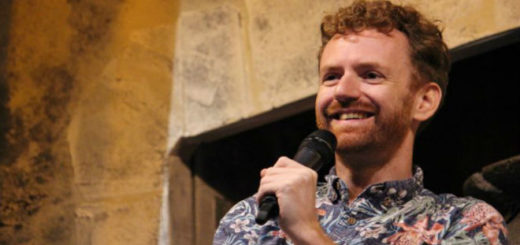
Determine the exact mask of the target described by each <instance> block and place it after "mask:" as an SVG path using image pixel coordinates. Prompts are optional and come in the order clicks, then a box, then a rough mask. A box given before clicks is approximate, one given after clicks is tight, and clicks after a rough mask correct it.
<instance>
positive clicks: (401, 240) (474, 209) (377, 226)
mask: <svg viewBox="0 0 520 245" xmlns="http://www.w3.org/2000/svg"><path fill="white" fill-rule="evenodd" d="M326 180H327V181H326V182H325V183H321V184H320V185H319V186H318V190H317V193H316V212H317V219H319V222H320V224H321V226H322V228H323V230H324V231H325V232H326V233H327V234H328V236H329V237H330V238H331V239H332V240H333V241H334V242H335V243H337V244H507V238H506V236H507V230H506V228H505V223H504V219H503V218H502V216H501V215H500V214H499V213H498V212H497V211H496V210H495V209H494V208H493V207H491V206H490V205H488V204H486V203H484V202H482V201H480V200H477V199H473V198H458V197H456V196H454V195H451V194H441V195H436V194H434V193H432V192H431V191H429V190H427V189H425V188H423V172H422V170H421V168H419V167H414V176H413V177H412V178H410V179H407V180H402V181H389V182H384V183H379V184H375V185H372V186H370V187H368V188H367V189H366V190H365V191H364V192H363V193H361V195H359V196H358V197H357V198H356V199H355V200H354V201H353V202H352V203H350V204H349V203H348V200H349V197H348V195H349V194H348V188H347V186H346V184H345V182H343V181H342V180H341V179H339V178H338V177H337V176H336V174H335V169H334V168H332V169H331V171H330V173H329V175H327V176H326ZM257 211H258V210H257V204H256V201H255V198H254V196H253V197H249V198H247V199H245V200H243V201H241V202H239V203H237V204H236V205H235V206H234V207H233V208H231V210H229V212H228V213H227V214H226V216H225V217H224V218H222V220H221V221H220V225H219V228H218V229H217V231H216V233H215V238H214V241H213V244H229V245H245V244H247V245H252V244H292V242H291V241H290V240H289V239H288V238H287V237H286V236H285V234H284V233H283V231H282V230H281V229H280V228H279V226H278V224H277V221H276V220H270V221H268V222H267V223H265V224H264V225H257V224H256V223H255V221H254V220H255V216H256V213H257Z"/></svg>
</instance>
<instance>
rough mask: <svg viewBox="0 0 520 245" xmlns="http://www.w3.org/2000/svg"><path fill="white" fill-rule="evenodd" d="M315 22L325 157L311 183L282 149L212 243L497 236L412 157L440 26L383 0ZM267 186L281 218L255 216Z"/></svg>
mask: <svg viewBox="0 0 520 245" xmlns="http://www.w3.org/2000/svg"><path fill="white" fill-rule="evenodd" d="M321 27H322V28H321V30H322V40H323V45H322V49H321V52H320V59H319V64H320V65H319V80H320V86H319V90H318V94H317V98H316V121H317V126H318V128H320V129H326V130H329V131H330V132H332V133H333V134H334V135H335V136H336V138H337V141H338V144H337V148H336V152H335V166H334V167H333V168H332V169H331V170H330V173H329V175H327V176H326V179H327V182H326V183H323V184H320V185H319V186H318V187H316V182H317V174H316V172H314V171H313V170H311V169H309V168H307V167H304V166H303V165H300V164H298V163H297V162H295V161H293V160H291V159H289V158H286V157H281V158H280V159H279V160H278V161H277V162H276V163H275V164H274V166H273V167H271V168H268V169H264V170H262V172H261V173H260V175H261V177H262V179H261V182H260V187H259V190H258V193H257V194H256V195H255V196H253V197H250V198H248V199H246V200H244V201H242V202H240V203H238V204H237V205H235V206H234V207H233V208H232V209H231V210H230V211H229V212H228V214H227V215H226V216H225V217H224V218H223V219H222V220H221V223H220V226H219V229H218V230H217V232H216V234H215V240H214V244H441V243H443V244H452V243H456V244H506V243H507V240H506V235H507V230H506V229H505V224H504V220H503V218H502V217H501V216H500V214H499V213H498V212H497V211H496V210H495V209H493V208H492V207H491V206H489V205H488V204H486V203H484V202H482V201H479V200H476V199H472V198H458V197H455V196H453V195H450V194H443V195H436V194H434V193H432V192H430V191H429V190H427V189H425V188H423V185H422V178H423V174H422V170H421V169H420V168H419V167H417V166H414V165H413V163H412V159H413V146H414V140H415V136H416V134H417V132H418V130H419V128H420V127H421V125H424V124H425V122H427V121H428V120H429V119H430V118H431V117H432V116H433V115H434V114H435V112H436V111H437V109H438V108H439V106H440V104H441V101H442V98H443V94H444V92H445V90H446V85H447V83H448V71H449V63H450V62H449V58H448V48H447V47H446V45H445V44H444V42H443V40H442V34H441V32H440V31H439V29H438V28H437V27H436V26H435V25H434V24H432V23H431V22H429V21H428V20H426V19H425V18H424V17H423V16H422V15H421V14H420V13H418V12H417V11H416V10H415V9H413V8H411V7H401V6H397V5H393V4H392V3H390V2H388V1H373V2H366V1H356V2H354V3H353V4H352V5H351V6H349V7H347V8H343V9H339V11H338V12H337V13H336V14H334V15H329V16H326V17H325V18H324V21H323V22H322V25H321ZM266 193H274V194H275V195H276V197H277V199H278V204H279V207H280V215H279V217H278V219H276V220H272V221H269V222H267V223H266V224H264V225H257V224H255V222H254V219H255V216H256V214H257V211H258V210H257V201H258V200H260V199H261V197H263V196H264V195H265V194H266Z"/></svg>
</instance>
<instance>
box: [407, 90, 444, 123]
mask: <svg viewBox="0 0 520 245" xmlns="http://www.w3.org/2000/svg"><path fill="white" fill-rule="evenodd" d="M441 98H442V90H441V88H440V87H439V85H438V84H436V83H434V82H428V83H426V84H425V85H423V86H422V87H421V88H419V89H418V90H417V93H416V94H415V104H414V112H413V118H414V119H415V120H416V121H418V122H424V121H426V120H428V119H429V118H430V117H432V116H433V114H435V112H436V111H437V109H438V108H439V105H440V103H441Z"/></svg>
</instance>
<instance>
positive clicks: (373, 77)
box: [361, 70, 385, 82]
mask: <svg viewBox="0 0 520 245" xmlns="http://www.w3.org/2000/svg"><path fill="white" fill-rule="evenodd" d="M361 77H362V78H363V79H365V80H367V81H369V82H377V81H379V80H380V79H383V78H384V77H385V76H384V75H383V74H381V73H379V72H377V71H372V70H371V71H367V72H364V73H362V74H361Z"/></svg>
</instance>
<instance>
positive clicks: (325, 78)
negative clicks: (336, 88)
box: [322, 72, 341, 83]
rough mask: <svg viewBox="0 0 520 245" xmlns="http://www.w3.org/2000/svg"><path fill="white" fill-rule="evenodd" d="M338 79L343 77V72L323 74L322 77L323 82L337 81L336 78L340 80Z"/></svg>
mask: <svg viewBox="0 0 520 245" xmlns="http://www.w3.org/2000/svg"><path fill="white" fill-rule="evenodd" d="M338 79H341V74H340V73H336V72H334V73H327V74H325V75H324V76H323V79H322V82H323V83H325V82H332V81H335V80H338Z"/></svg>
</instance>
